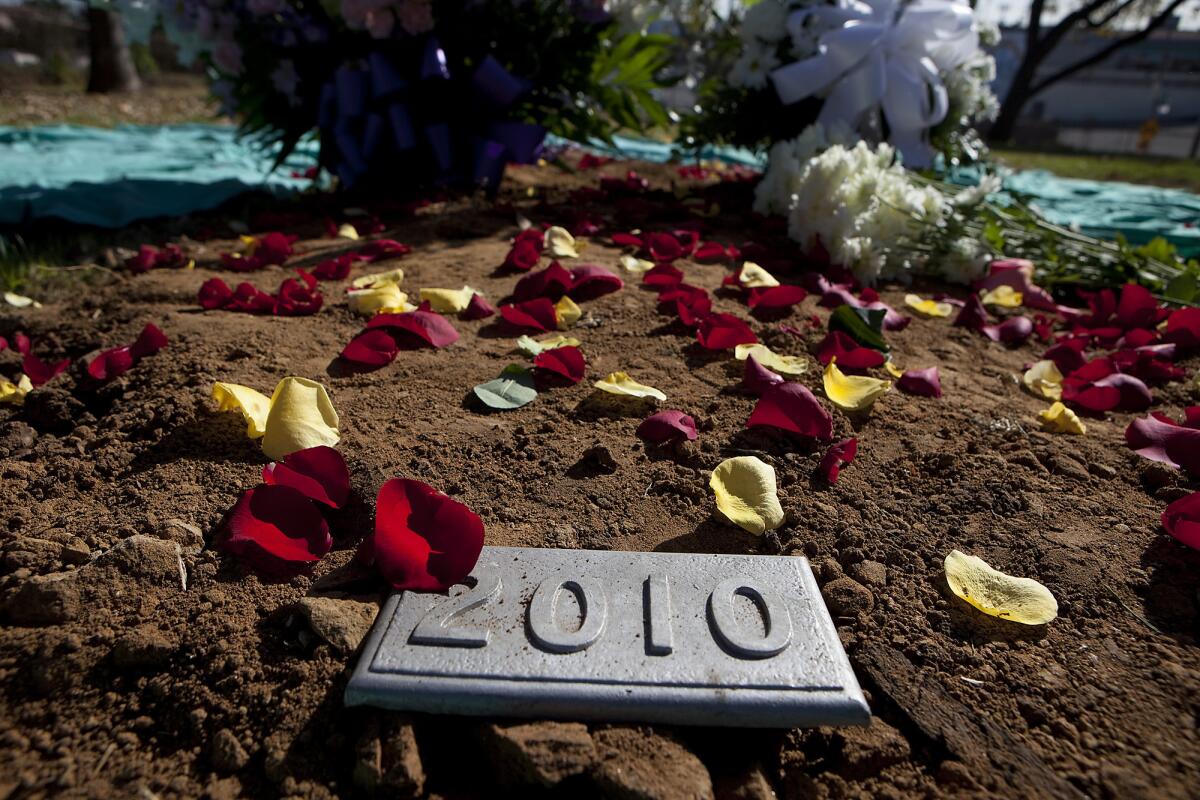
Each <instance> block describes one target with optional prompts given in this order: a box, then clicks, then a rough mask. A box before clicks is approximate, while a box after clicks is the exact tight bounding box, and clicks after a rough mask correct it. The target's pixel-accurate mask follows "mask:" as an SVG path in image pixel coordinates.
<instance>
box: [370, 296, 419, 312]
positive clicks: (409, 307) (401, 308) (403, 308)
mask: <svg viewBox="0 0 1200 800" xmlns="http://www.w3.org/2000/svg"><path fill="white" fill-rule="evenodd" d="M401 294H403V292H402V293H401ZM416 310H417V307H416V306H414V305H413V304H412V303H410V302H408V299H407V298H405V300H404V302H403V303H401V304H400V305H398V306H384V307H383V308H381V309H379V310H378V311H376V312H375V313H376V314H404V313H406V312H409V311H416Z"/></svg>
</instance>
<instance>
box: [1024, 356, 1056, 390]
mask: <svg viewBox="0 0 1200 800" xmlns="http://www.w3.org/2000/svg"><path fill="white" fill-rule="evenodd" d="M1021 380H1022V382H1023V383H1024V384H1025V388H1026V389H1028V390H1029V391H1031V392H1033V393H1034V394H1035V395H1037V396H1038V397H1044V398H1045V399H1047V400H1061V399H1062V382H1063V375H1062V373H1061V372H1059V371H1058V365H1057V364H1055V363H1054V362H1053V361H1051V360H1050V359H1044V360H1042V361H1038V362H1036V363H1035V364H1034V365H1033V366H1032V367H1030V368H1029V369H1027V370H1025V375H1024V376H1023V377H1022V378H1021Z"/></svg>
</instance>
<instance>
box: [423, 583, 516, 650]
mask: <svg viewBox="0 0 1200 800" xmlns="http://www.w3.org/2000/svg"><path fill="white" fill-rule="evenodd" d="M467 580H468V581H470V580H472V579H471V578H468V579H467ZM474 581H475V585H474V586H473V587H471V588H470V589H468V590H467V591H465V592H463V593H462V594H460V595H458V596H457V597H451V598H450V599H449V600H447V601H445V602H442V603H438V604H436V605H435V606H434V607H433V608H431V609H429V610H428V611H427V612H425V616H423V617H421V620H420V622H418V623H417V627H415V628H413V632H412V636H410V637H409V638H408V641H409V643H410V644H423V645H432V646H434V647H483V646H484V645H486V644H487V643H488V639H489V638H490V637H491V635H492V632H491V631H490V630H488V629H487V628H486V627H478V628H477V627H471V626H468V625H452V624H451V623H452V622H453V620H454V618H455V617H457V616H459V615H461V614H465V613H466V612H468V611H470V610H471V609H474V608H479V607H480V606H482V605H484V604H485V603H487V602H488V601H489V600H492V599H493V598H495V597H496V596H497V595H499V594H500V588H501V583H500V576H499V575H497V574H496V573H494V572H492V571H491V570H488V569H485V568H483V567H480V568H479V569H478V570H476V573H475V578H474Z"/></svg>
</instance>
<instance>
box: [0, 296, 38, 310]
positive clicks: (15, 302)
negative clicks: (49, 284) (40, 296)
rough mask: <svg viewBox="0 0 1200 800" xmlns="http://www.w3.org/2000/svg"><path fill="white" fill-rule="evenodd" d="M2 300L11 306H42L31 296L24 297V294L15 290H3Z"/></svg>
mask: <svg viewBox="0 0 1200 800" xmlns="http://www.w3.org/2000/svg"><path fill="white" fill-rule="evenodd" d="M4 302H6V303H8V304H9V305H10V306H13V307H14V308H30V307H33V308H41V307H42V304H41V303H39V302H38V301H37V300H34V299H33V298H32V297H26V296H25V295H23V294H17V293H16V292H5V293H4Z"/></svg>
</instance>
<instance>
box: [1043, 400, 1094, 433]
mask: <svg viewBox="0 0 1200 800" xmlns="http://www.w3.org/2000/svg"><path fill="white" fill-rule="evenodd" d="M1038 419H1040V420H1041V421H1042V429H1043V430H1047V431H1050V432H1051V433H1087V425H1084V424H1083V420H1081V419H1080V418H1079V417H1078V415H1076V413H1075V412H1074V411H1072V410H1071V409H1069V408H1067V407H1066V406H1064V405H1063V404H1062V403H1055V404H1054V405H1052V406H1050V407H1049V408H1047V409H1046V410H1045V411H1039V412H1038Z"/></svg>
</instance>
